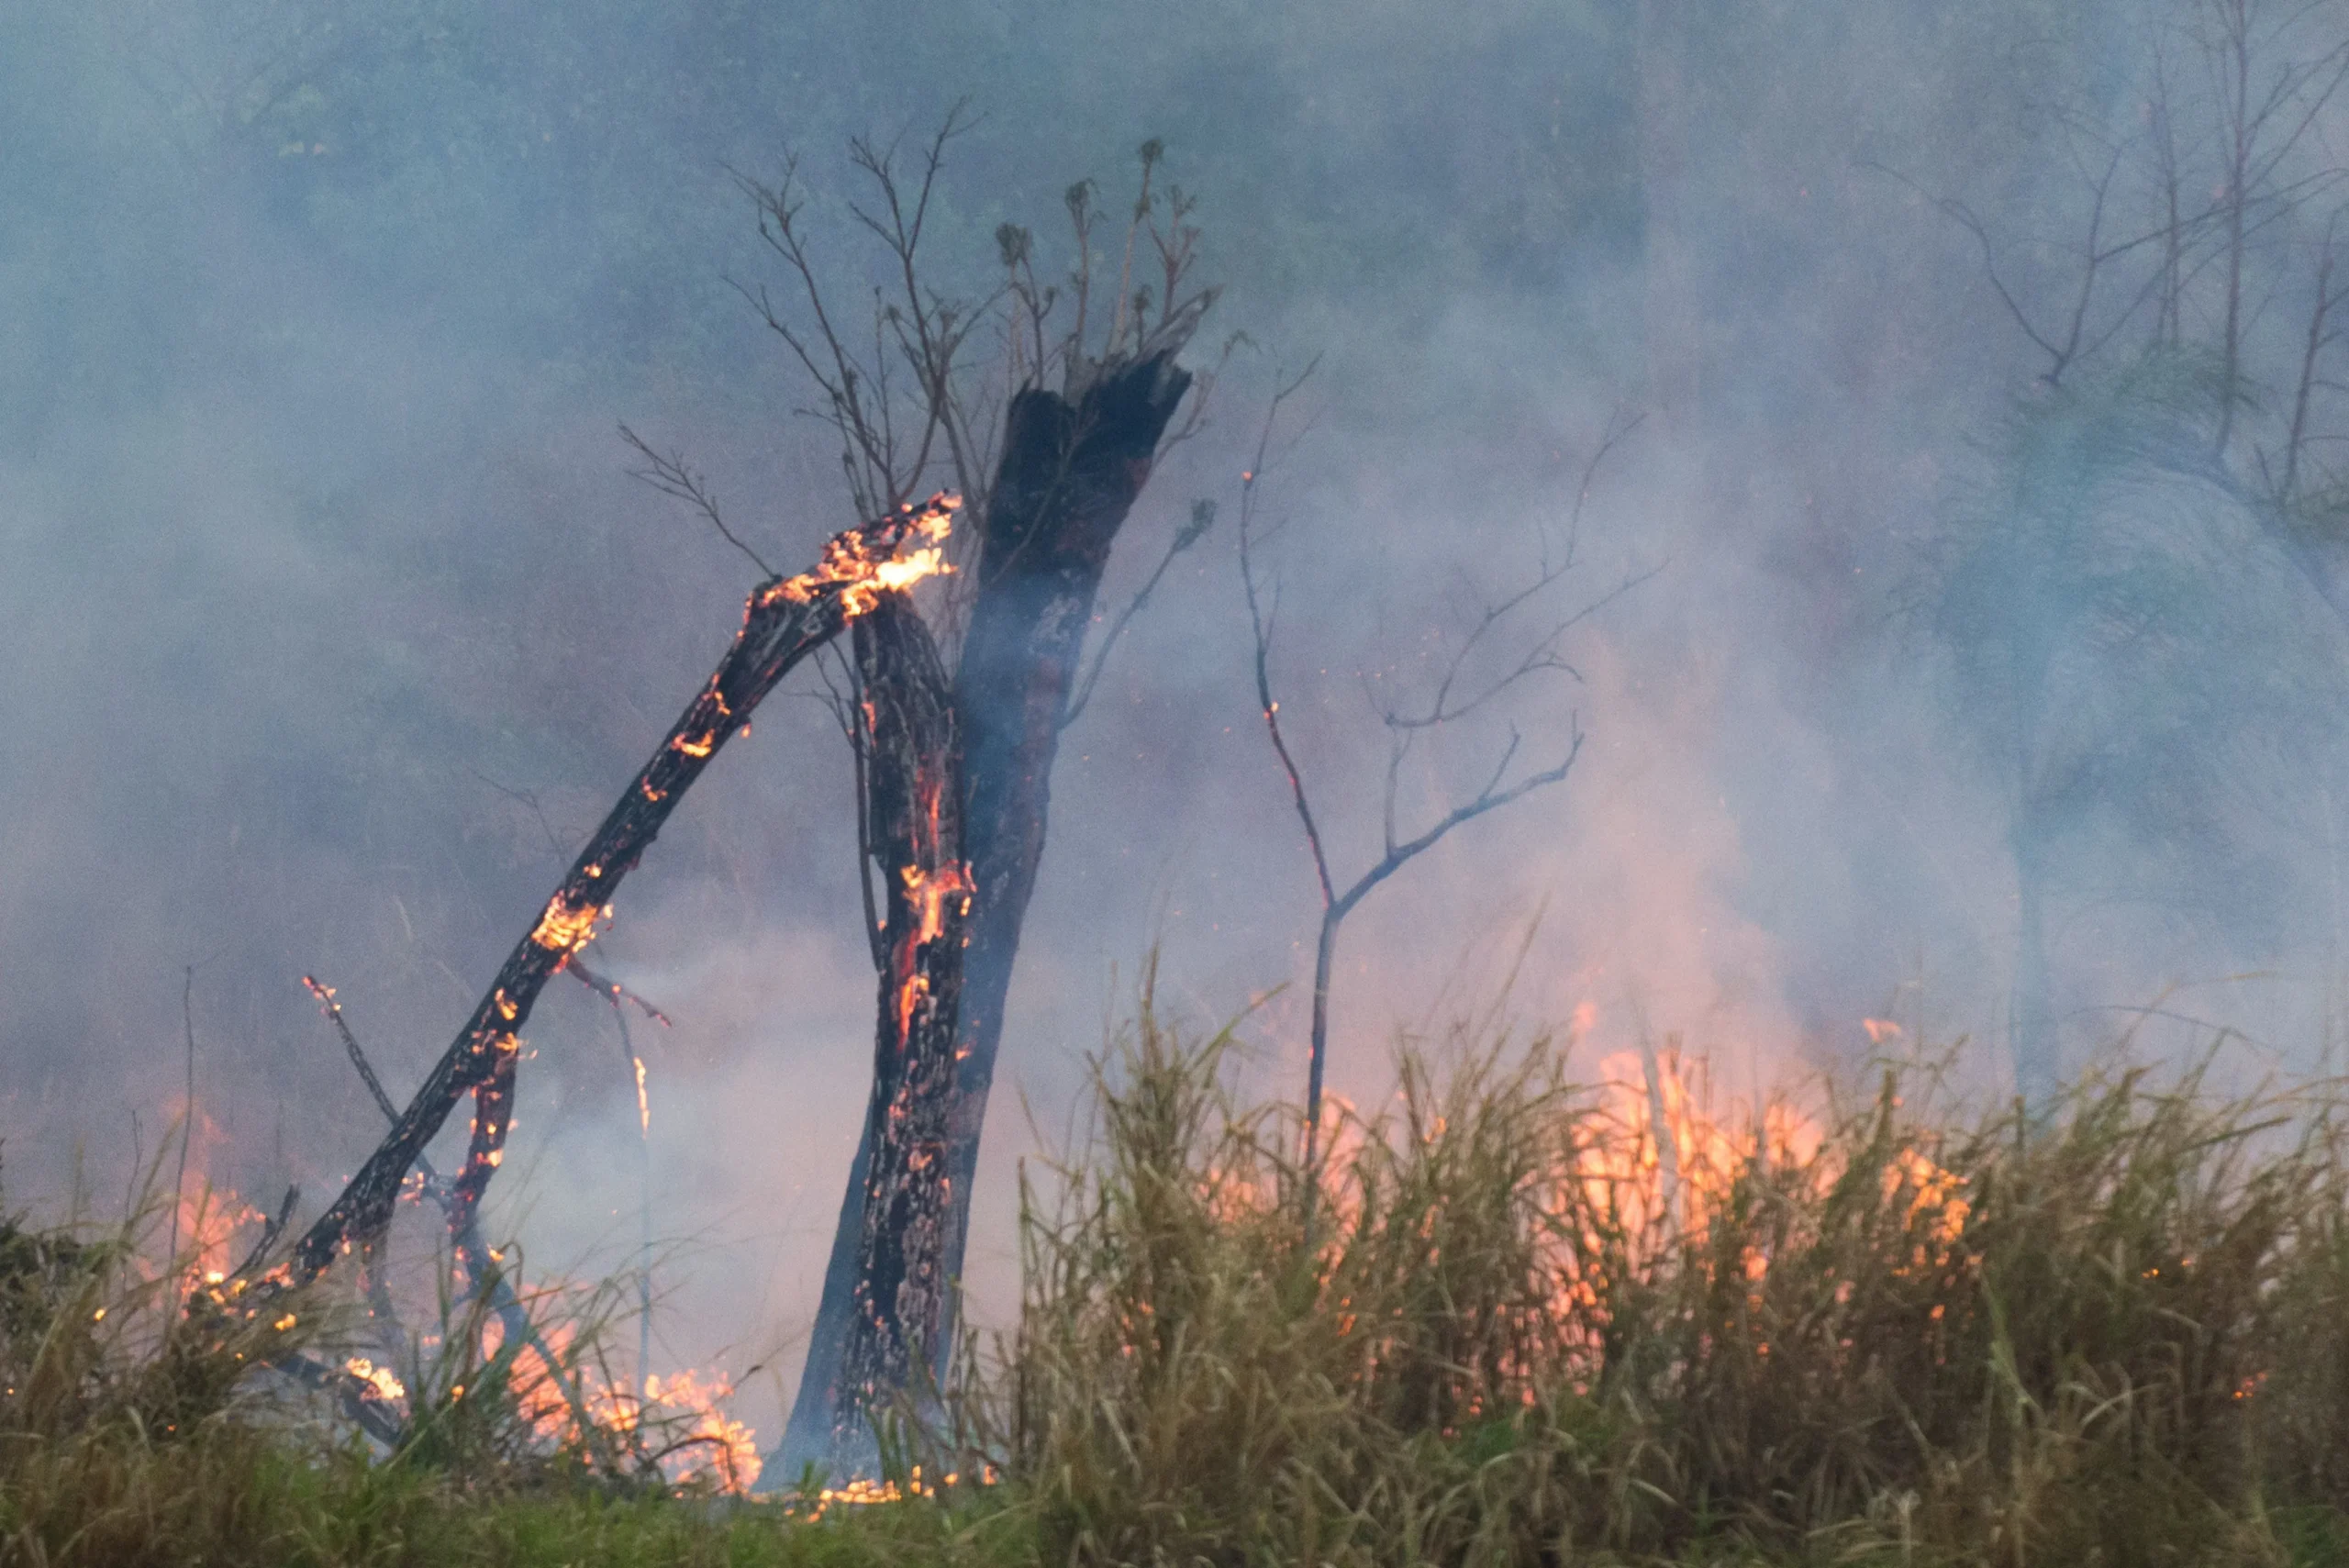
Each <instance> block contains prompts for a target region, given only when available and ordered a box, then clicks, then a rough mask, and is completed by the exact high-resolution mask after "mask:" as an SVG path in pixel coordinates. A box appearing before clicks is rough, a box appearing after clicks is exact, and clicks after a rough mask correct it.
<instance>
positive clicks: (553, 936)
mask: <svg viewBox="0 0 2349 1568" xmlns="http://www.w3.org/2000/svg"><path fill="white" fill-rule="evenodd" d="M610 913H611V907H610V906H608V905H601V904H596V903H594V902H592V901H591V902H589V903H586V904H573V903H572V902H571V900H570V899H569V898H568V897H566V896H565V895H562V894H561V893H557V894H556V895H554V897H553V898H551V900H549V901H548V903H547V912H546V913H545V914H544V915H543V916H541V917H540V918H539V929H537V930H535V931H532V932H531V933H530V940H532V941H534V942H536V943H538V944H539V946H540V947H542V948H545V949H546V950H547V951H550V952H560V953H574V952H577V951H579V950H580V949H581V948H584V947H585V946H586V945H587V944H588V943H589V942H591V941H594V940H596V922H597V921H598V920H601V919H603V918H604V917H607V916H608V915H609V914H610ZM503 1000H504V999H503V997H501V998H500V1001H501V1003H502V1002H503ZM512 1016H513V1015H512V1014H510V1013H509V1014H507V1017H508V1018H511V1017H512Z"/></svg>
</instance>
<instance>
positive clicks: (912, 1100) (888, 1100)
mask: <svg viewBox="0 0 2349 1568" xmlns="http://www.w3.org/2000/svg"><path fill="white" fill-rule="evenodd" d="M854 636H855V642H856V665H857V673H858V675H859V678H860V684H862V686H863V692H864V702H863V713H862V715H861V716H860V717H861V718H862V721H863V726H864V738H863V754H864V757H865V769H866V773H865V777H866V786H865V799H864V801H863V805H862V808H863V810H864V812H865V814H866V818H867V840H866V841H867V843H868V845H869V846H870V849H871V851H872V855H873V858H874V860H875V861H876V862H879V864H880V866H881V868H882V874H883V876H884V878H885V899H886V905H885V907H886V909H887V917H886V918H885V921H884V922H883V925H882V932H881V935H882V952H883V962H882V965H881V984H880V996H879V1002H878V1006H877V1009H876V1012H877V1022H876V1024H875V1027H874V1051H873V1093H872V1096H871V1099H870V1101H869V1104H868V1106H867V1109H866V1111H865V1118H864V1136H863V1142H862V1147H863V1149H864V1150H867V1151H871V1157H870V1158H869V1159H867V1161H866V1162H865V1164H866V1169H867V1171H868V1173H869V1174H868V1176H867V1179H866V1180H865V1181H864V1182H863V1183H862V1184H861V1186H862V1193H861V1199H862V1202H861V1204H860V1213H859V1215H858V1217H857V1218H858V1224H857V1229H856V1233H855V1234H856V1251H855V1274H854V1282H855V1284H854V1290H853V1292H852V1298H851V1304H850V1306H851V1311H850V1318H849V1323H848V1332H847V1338H846V1343H845V1344H844V1346H843V1347H842V1351H841V1369H840V1374H839V1376H838V1378H837V1379H836V1380H835V1387H834V1389H833V1396H834V1397H833V1407H832V1410H831V1426H832V1433H831V1437H832V1448H833V1451H834V1452H835V1453H837V1454H840V1455H842V1456H843V1457H845V1456H848V1455H854V1456H855V1457H857V1458H859V1459H869V1458H870V1457H871V1455H870V1453H869V1447H870V1436H869V1432H870V1420H871V1412H872V1408H873V1407H874V1404H875V1403H876V1402H885V1401H887V1400H888V1399H889V1398H891V1397H892V1396H895V1395H896V1393H897V1391H899V1390H902V1389H904V1388H906V1387H907V1384H908V1382H909V1381H910V1380H911V1377H912V1375H913V1369H914V1368H916V1367H917V1366H922V1365H926V1364H928V1362H929V1361H930V1355H931V1353H932V1350H933V1347H935V1346H936V1345H937V1344H938V1343H939V1342H940V1340H941V1339H942V1338H943V1336H944V1334H945V1332H946V1327H947V1322H948V1318H949V1301H948V1279H949V1274H948V1265H947V1257H946V1253H947V1226H948V1222H949V1219H950V1218H951V1216H952V1212H953V1206H952V1198H951V1190H952V1189H951V1185H950V1180H949V1171H950V1169H951V1166H950V1163H949V1147H948V1136H949V1123H948V1117H949V1112H950V1110H951V1108H952V1102H953V1095H954V1049H955V1026H956V1020H957V1018H958V1016H959V1004H960V1003H961V1000H962V993H963V939H964V921H965V917H966V916H967V915H968V913H969V911H970V906H971V876H970V869H969V867H968V865H967V864H966V863H965V862H964V861H963V834H962V811H963V758H962V753H961V748H960V745H959V743H958V740H959V737H958V727H957V724H956V720H955V714H954V707H953V703H952V688H951V687H950V686H949V685H948V684H947V680H946V673H945V668H944V666H943V665H942V664H941V663H940V662H939V657H938V648H937V645H936V643H934V642H933V641H932V640H931V639H930V628H928V627H927V626H925V625H923V624H922V620H921V617H919V616H918V615H917V614H915V613H914V610H913V607H912V606H911V605H910V604H908V603H907V602H905V600H904V598H903V597H902V595H893V596H892V599H891V600H890V601H887V602H885V603H884V604H883V605H882V606H880V607H879V608H878V609H876V610H875V611H874V613H873V614H872V615H870V616H867V617H864V618H863V619H862V620H860V621H858V622H857V624H856V628H855V633H854Z"/></svg>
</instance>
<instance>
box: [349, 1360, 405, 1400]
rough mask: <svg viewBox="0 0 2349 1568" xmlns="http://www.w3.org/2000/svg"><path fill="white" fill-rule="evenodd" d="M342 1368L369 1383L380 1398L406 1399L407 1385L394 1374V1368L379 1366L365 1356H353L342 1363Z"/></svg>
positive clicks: (364, 1382) (366, 1383) (361, 1380)
mask: <svg viewBox="0 0 2349 1568" xmlns="http://www.w3.org/2000/svg"><path fill="white" fill-rule="evenodd" d="M342 1370H343V1371H345V1372H347V1373H350V1374H351V1376H353V1377H355V1378H357V1379H358V1380H359V1381H360V1382H362V1383H363V1384H365V1385H367V1386H368V1387H370V1388H372V1389H373V1390H374V1392H375V1397H376V1398H378V1399H405V1398H406V1397H407V1385H406V1384H404V1383H402V1382H401V1381H400V1380H399V1379H398V1378H396V1377H395V1376H393V1375H392V1369H391V1368H390V1367H387V1366H377V1365H376V1364H375V1363H374V1362H371V1361H369V1360H368V1359H367V1358H366V1357H365V1356H353V1357H351V1359H350V1360H349V1361H347V1362H343V1363H342Z"/></svg>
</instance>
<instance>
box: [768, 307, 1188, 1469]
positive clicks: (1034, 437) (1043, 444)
mask: <svg viewBox="0 0 2349 1568" xmlns="http://www.w3.org/2000/svg"><path fill="white" fill-rule="evenodd" d="M1197 320H1198V315H1197V309H1194V310H1190V311H1187V312H1178V313H1177V315H1176V317H1175V320H1174V321H1173V322H1172V323H1171V324H1170V326H1169V327H1168V328H1162V329H1161V331H1160V332H1159V333H1157V334H1155V335H1154V336H1153V337H1152V339H1151V340H1150V341H1148V342H1146V343H1144V344H1143V345H1142V346H1141V349H1140V350H1137V351H1136V352H1135V353H1134V354H1133V355H1131V356H1130V357H1126V358H1121V359H1117V360H1112V361H1108V363H1106V364H1101V365H1097V366H1095V367H1094V369H1093V373H1092V374H1091V375H1090V376H1089V377H1087V378H1085V381H1084V382H1083V384H1081V385H1079V386H1077V387H1075V388H1074V389H1072V390H1071V391H1070V392H1069V393H1068V394H1066V395H1063V394H1060V393H1054V392H1050V391H1046V390H1043V389H1041V388H1039V387H1033V386H1031V387H1029V388H1028V389H1026V390H1025V391H1023V392H1021V393H1019V395H1017V396H1016V397H1014V398H1013V399H1012V402H1011V406H1010V409H1009V412H1008V417H1007V418H1006V420H1005V428H1004V438H1003V454H1002V458H1001V460H1000V462H998V463H997V465H996V479H995V484H994V486H993V488H992V489H991V491H990V492H989V499H988V503H987V506H986V512H985V517H983V518H982V519H981V521H980V528H981V535H980V550H979V562H978V569H977V575H978V588H977V593H976V595H975V597H974V600H973V602H972V607H971V619H970V626H969V630H968V632H967V634H966V635H965V637H964V639H963V655H962V662H961V664H960V666H959V667H958V669H957V671H956V673H955V678H954V687H953V693H954V695H953V702H954V710H955V714H956V716H957V718H958V720H959V724H960V740H961V746H962V759H963V855H964V857H965V858H966V860H967V861H968V862H969V864H970V868H971V878H972V884H973V896H972V902H971V908H970V914H969V922H968V926H967V935H966V946H965V951H964V952H963V995H962V1017H961V1019H960V1022H959V1025H958V1027H957V1029H956V1035H957V1043H956V1048H955V1073H954V1088H953V1094H952V1103H951V1106H950V1109H949V1116H948V1127H947V1167H946V1173H945V1180H946V1197H947V1215H946V1220H945V1246H946V1252H945V1273H946V1277H947V1282H948V1285H949V1289H950V1291H952V1289H953V1288H955V1286H956V1284H957V1282H959V1280H960V1278H961V1275H962V1272H963V1246H964V1243H965V1241H966V1240H967V1237H968V1233H969V1229H970V1213H971V1211H970V1204H971V1182H972V1178H973V1176H974V1173H976V1171H977V1168H978V1155H979V1134H980V1130H981V1127H982V1125H983V1123H984V1121H985V1116H986V1104H987V1094H988V1090H989V1089H990V1088H991V1087H992V1085H993V1084H994V1081H995V1062H996V1050H997V1048H998V1046H999V1045H1000V1044H1001V1042H1002V1039H1003V1018H1004V1004H1005V1000H1006V998H1007V997H1008V995H1009V993H1010V989H1011V971H1012V963H1013V960H1014V959H1015V958H1016V957H1017V956H1018V953H1019V929H1020V925H1021V922H1022V920H1023V919H1024V918H1025V917H1026V915H1027V912H1028V899H1029V895H1030V893H1032V892H1033V891H1034V888H1035V884H1036V867H1037V864H1038V862H1040V861H1041V859H1042V857H1043V851H1044V829H1045V818H1046V815H1047V809H1048V806H1049V805H1050V801H1051V795H1052V760H1053V757H1054V755H1055V754H1056V752H1057V751H1058V750H1059V745H1060V732H1061V727H1062V723H1063V717H1064V716H1065V715H1066V713H1067V710H1068V703H1069V696H1070V693H1071V691H1072V689H1073V687H1074V682H1075V677H1076V670H1077V662H1078V659H1079V656H1080V655H1081V654H1082V653H1083V651H1084V647H1085V633H1086V631H1087V630H1088V629H1089V628H1090V627H1091V625H1092V621H1093V611H1094V602H1095V599H1096V596H1097V594H1098V592H1099V590H1100V586H1101V574H1102V572H1103V570H1104V569H1105V568H1106V567H1107V566H1108V562H1109V551H1110V547H1111V546H1112V545H1114V544H1115V543H1116V542H1117V537H1118V531H1119V528H1121V527H1122V526H1123V525H1124V523H1125V520H1126V514H1127V512H1128V511H1129V510H1130V508H1131V507H1132V506H1133V503H1134V499H1135V497H1136V496H1137V495H1140V494H1141V487H1142V484H1143V483H1144V482H1145V481H1147V480H1148V479H1149V477H1150V470H1151V464H1152V461H1153V459H1154V458H1155V457H1156V455H1157V452H1158V444H1159V441H1160V439H1162V438H1163V436H1164V434H1165V431H1166V426H1167V422H1168V421H1169V420H1170V419H1171V418H1172V417H1174V414H1175V407H1176V406H1177V405H1179V404H1180V403H1181V402H1182V400H1183V395H1184V394H1185V393H1186V391H1187V390H1189V387H1190V384H1191V376H1190V373H1189V372H1187V371H1186V370H1184V369H1182V368H1181V367H1180V366H1179V365H1177V364H1176V363H1175V354H1176V353H1177V352H1178V351H1179V350H1181V349H1182V347H1183V345H1184V343H1185V342H1186V340H1187V339H1188V337H1189V334H1190V331H1191V330H1192V328H1194V327H1196V326H1197ZM884 869H885V870H886V868H884ZM877 1163H878V1162H877V1161H876V1159H875V1148H874V1141H873V1138H872V1136H871V1130H870V1129H869V1128H868V1130H867V1136H866V1137H865V1138H864V1139H863V1140H861V1141H860V1142H859V1144H858V1147H857V1152H856V1156H855V1159H854V1162H852V1165H851V1168H850V1172H849V1181H848V1190H847V1192H846V1193H845V1194H844V1195H843V1196H842V1199H841V1213H840V1220H839V1224H838V1226H837V1227H836V1229H835V1230H834V1233H833V1240H832V1250H831V1255H830V1258H829V1262H828V1263H827V1265H826V1268H825V1271H824V1287H823V1295H822V1297H821V1300H820V1302H819V1304H818V1310H817V1317H816V1325H815V1329H814V1331H813V1333H812V1334H811V1335H810V1337H809V1341H808V1347H807V1364H806V1368H805V1370H804V1371H803V1372H802V1373H801V1375H800V1385H799V1392H798V1396H797V1397H796V1400H795V1401H794V1403H793V1406H792V1411H791V1419H790V1421H789V1423H788V1424H787V1425H786V1427H785V1431H784V1438H783V1441H782V1443H781V1444H780V1445H779V1446H778V1447H777V1449H776V1450H775V1451H774V1453H772V1454H771V1455H769V1457H768V1466H769V1480H768V1485H777V1484H780V1483H781V1482H782V1481H784V1480H785V1479H796V1477H797V1475H798V1474H799V1473H800V1472H801V1471H802V1470H803V1469H804V1468H805V1467H806V1466H807V1465H808V1464H811V1463H835V1462H838V1461H839V1460H840V1459H841V1457H842V1456H841V1455H840V1454H837V1453H835V1452H834V1451H833V1438H834V1435H835V1416H836V1413H837V1411H838V1410H839V1409H840V1407H841V1399H840V1393H841V1381H842V1376H841V1374H842V1371H843V1361H842V1355H843V1351H844V1350H845V1348H846V1346H847V1344H848V1342H849V1336H850V1332H851V1329H852V1323H853V1321H854V1318H855V1307H854V1300H853V1298H854V1296H855V1293H856V1289H857V1285H858V1267H859V1258H858V1251H859V1247H858V1242H859V1238H860V1236H861V1235H862V1233H863V1211H864V1194H865V1191H866V1188H867V1186H868V1185H869V1184H870V1181H871V1173H873V1172H874V1169H875V1168H876V1165H877ZM954 1315H955V1307H954V1305H953V1302H952V1298H951V1297H950V1300H949V1303H948V1307H947V1311H946V1315H945V1318H944V1320H943V1322H942V1323H941V1329H940V1331H939V1333H938V1334H937V1336H936V1337H935V1338H934V1339H933V1340H932V1341H931V1342H930V1347H929V1350H930V1369H929V1370H930V1374H931V1375H933V1376H936V1377H938V1378H940V1379H941V1380H942V1378H943V1375H944V1362H945V1358H946V1355H947V1352H948V1351H949V1349H950V1347H951V1344H952V1337H953V1325H954Z"/></svg>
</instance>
